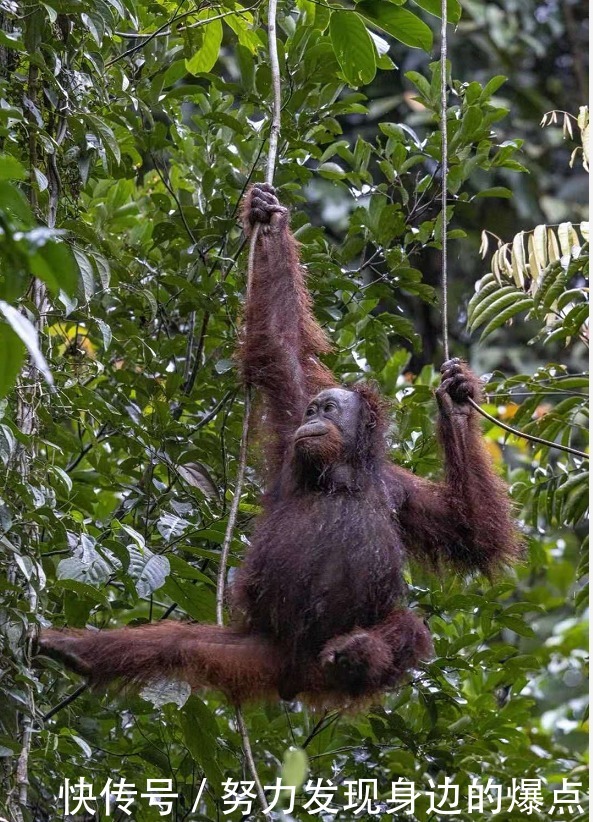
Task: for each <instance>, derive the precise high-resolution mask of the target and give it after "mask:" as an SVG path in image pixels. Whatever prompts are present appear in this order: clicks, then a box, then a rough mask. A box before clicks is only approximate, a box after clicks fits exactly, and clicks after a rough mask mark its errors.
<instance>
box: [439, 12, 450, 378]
mask: <svg viewBox="0 0 593 822" xmlns="http://www.w3.org/2000/svg"><path fill="white" fill-rule="evenodd" d="M441 178H442V186H441V220H442V240H441V247H442V251H441V278H442V286H443V287H442V306H441V310H442V312H443V353H444V355H445V362H446V361H447V360H448V359H449V323H448V316H449V288H448V282H447V281H448V273H447V181H448V179H449V141H448V139H447V0H441Z"/></svg>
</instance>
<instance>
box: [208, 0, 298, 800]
mask: <svg viewBox="0 0 593 822" xmlns="http://www.w3.org/2000/svg"><path fill="white" fill-rule="evenodd" d="M276 9H277V0H269V3H268V54H269V58H270V70H271V73H272V122H271V126H270V136H269V143H268V160H267V168H266V182H267V183H269V184H270V185H272V183H273V182H274V171H275V168H276V157H277V154H278V139H279V136H280V114H281V105H282V101H281V93H282V88H281V85H280V64H279V62H278V47H277V43H276ZM258 235H259V224H257V223H256V225H255V226H254V228H253V231H252V233H251V239H250V243H249V258H248V262H247V295H246V297H247V300H249V296H250V293H251V284H252V280H253V266H254V261H255V250H256V244H257V238H258ZM250 413H251V386H249V385H248V386H247V388H246V390H245V406H244V410H243V430H242V433H241V445H240V448H239V468H238V470H237V481H236V483H235V493H234V495H233V501H232V503H231V509H230V511H229V519H228V523H227V527H226V531H225V535H224V541H223V544H222V550H221V552H220V564H219V566H218V577H217V580H216V622H217V624H218V625H223V624H224V595H225V587H226V568H227V563H228V557H229V551H230V547H231V542H232V539H233V532H234V530H235V524H236V522H237V515H238V512H239V503H240V500H241V494H242V492H243V483H244V480H245V466H246V464H247V441H248V439H249V417H250ZM236 718H237V727H238V729H239V733H240V734H241V742H242V745H243V752H244V754H245V759H246V761H247V766H248V768H249V770H250V772H251V776H252V778H253V781H254V783H255V789H256V792H257V795H258V799H259V801H260V804H261V806H262V812H263V813H264V814H265V815H266V816H267V815H268V812H267V810H266V808H267V804H268V803H267V801H266V796H265V793H264V789H263V786H262V784H261V781H260V778H259V775H258V772H257V766H256V764H255V758H254V756H253V750H252V748H251V742H250V740H249V733H248V730H247V725H246V724H245V718H244V717H243V712H242V711H241V709H240V708H239V707H237V708H236Z"/></svg>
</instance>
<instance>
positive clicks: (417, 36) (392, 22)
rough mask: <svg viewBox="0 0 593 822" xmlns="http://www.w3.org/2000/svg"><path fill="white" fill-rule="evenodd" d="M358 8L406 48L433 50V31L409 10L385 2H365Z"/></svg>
mask: <svg viewBox="0 0 593 822" xmlns="http://www.w3.org/2000/svg"><path fill="white" fill-rule="evenodd" d="M356 8H357V10H358V11H359V12H360V13H361V14H362V15H363V17H366V18H367V20H369V21H370V22H371V23H373V24H374V25H375V26H377V27H378V28H380V29H382V30H383V31H386V32H387V33H388V34H391V36H392V37H395V39H396V40H399V41H400V42H401V43H404V44H405V45H406V46H411V47H412V48H415V49H423V50H424V51H426V52H430V50H431V49H432V31H431V30H430V28H429V27H428V26H427V25H426V23H424V22H423V21H422V20H420V18H419V17H416V15H415V14H412V12H411V11H408V9H403V8H400V7H399V6H394V5H392V4H391V3H386V2H384V0H364V2H363V3H359V4H358V5H357V7H356Z"/></svg>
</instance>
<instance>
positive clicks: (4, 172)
mask: <svg viewBox="0 0 593 822" xmlns="http://www.w3.org/2000/svg"><path fill="white" fill-rule="evenodd" d="M26 177H27V172H26V170H25V168H24V166H22V165H21V164H20V163H19V161H18V160H17V159H16V157H13V156H12V154H0V180H25V179H26Z"/></svg>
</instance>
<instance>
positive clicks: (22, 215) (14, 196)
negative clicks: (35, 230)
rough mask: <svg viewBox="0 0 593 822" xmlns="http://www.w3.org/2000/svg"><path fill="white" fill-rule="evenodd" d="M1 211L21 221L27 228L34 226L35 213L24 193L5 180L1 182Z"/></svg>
mask: <svg viewBox="0 0 593 822" xmlns="http://www.w3.org/2000/svg"><path fill="white" fill-rule="evenodd" d="M0 211H4V212H5V213H6V214H8V215H9V216H10V217H12V218H13V219H14V218H16V219H18V220H20V221H21V223H22V224H23V226H24V227H25V228H28V227H30V226H33V225H34V222H35V220H34V217H33V212H32V211H31V209H30V207H29V203H28V202H27V198H26V197H25V196H24V194H23V193H22V191H20V190H19V189H18V188H15V186H13V185H11V184H10V183H8V182H6V181H5V180H0Z"/></svg>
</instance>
